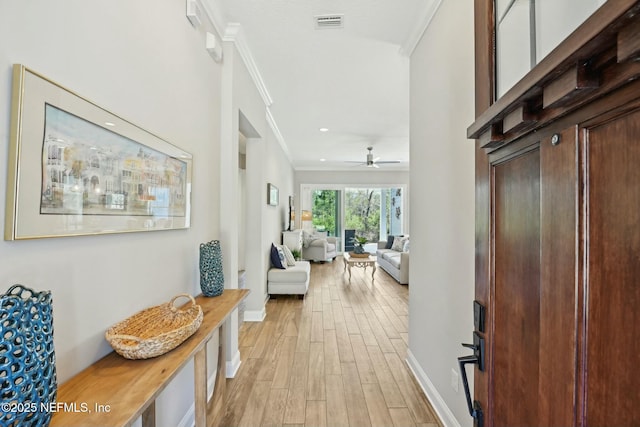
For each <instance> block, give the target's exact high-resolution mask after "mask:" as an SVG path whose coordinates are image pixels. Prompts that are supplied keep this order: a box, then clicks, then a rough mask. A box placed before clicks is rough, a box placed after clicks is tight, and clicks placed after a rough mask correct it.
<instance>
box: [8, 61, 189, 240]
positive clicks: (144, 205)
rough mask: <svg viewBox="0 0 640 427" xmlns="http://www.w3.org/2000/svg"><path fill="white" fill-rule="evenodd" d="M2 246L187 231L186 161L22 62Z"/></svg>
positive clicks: (16, 78)
mask: <svg viewBox="0 0 640 427" xmlns="http://www.w3.org/2000/svg"><path fill="white" fill-rule="evenodd" d="M11 114H12V117H11V136H10V138H11V141H10V146H9V167H8V179H7V203H6V213H5V240H22V239H38V238H48V237H62V236H79V235H95V234H110V233H126V232H138V231H157V230H170V229H184V228H189V226H190V214H191V176H192V164H193V157H192V156H191V154H189V153H187V152H185V151H183V150H181V149H180V148H178V147H176V146H174V145H172V144H170V143H169V142H167V141H165V140H163V139H161V138H159V137H158V136H156V135H154V134H152V133H150V132H148V131H146V130H144V129H142V128H140V127H138V126H136V125H135V124H133V123H131V122H129V121H127V120H125V119H123V118H121V117H119V116H117V115H115V114H113V113H111V112H109V111H107V110H105V109H103V108H101V107H100V106H98V105H96V104H95V103H93V102H91V101H89V100H87V99H86V98H83V97H81V96H79V95H77V94H75V93H74V92H72V91H70V90H68V89H66V88H64V87H62V86H61V85H59V84H57V83H55V82H53V81H51V80H49V79H48V78H46V77H44V76H42V75H40V74H38V73H36V72H35V71H33V70H30V69H29V68H27V67H25V66H24V65H21V64H16V65H14V68H13V95H12V110H11Z"/></svg>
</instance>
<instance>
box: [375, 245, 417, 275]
mask: <svg viewBox="0 0 640 427" xmlns="http://www.w3.org/2000/svg"><path fill="white" fill-rule="evenodd" d="M386 245H387V242H386V241H380V242H378V250H377V251H376V256H377V257H378V259H377V262H378V265H379V266H380V268H382V269H383V270H384V271H386V272H387V273H389V274H390V275H391V276H392V277H393V278H394V279H396V280H397V281H398V282H399V283H400V284H401V285H407V284H409V252H401V251H394V250H393V249H385V246H386Z"/></svg>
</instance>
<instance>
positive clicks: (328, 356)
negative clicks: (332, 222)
mask: <svg viewBox="0 0 640 427" xmlns="http://www.w3.org/2000/svg"><path fill="white" fill-rule="evenodd" d="M343 270H344V264H343V261H342V258H341V257H339V258H337V259H336V260H335V261H334V262H332V263H325V264H312V266H311V282H310V287H309V291H308V293H307V296H306V297H305V299H304V300H302V299H297V298H295V297H289V296H284V297H283V296H279V297H278V298H277V299H271V300H269V302H268V303H267V317H266V318H265V320H264V321H263V322H245V323H244V324H243V325H242V327H241V328H240V336H239V346H240V354H241V360H242V364H241V366H240V369H239V371H238V373H237V374H236V377H235V378H233V379H229V380H227V407H226V413H225V414H224V416H223V417H219V418H218V420H217V425H220V426H251V427H255V426H290V427H293V426H308V427H311V426H314V427H315V426H328V427H339V426H350V427H365V426H385V427H393V426H398V427H399V426H416V427H417V426H422V427H425V426H429V427H437V426H439V425H440V424H439V422H438V420H437V418H436V416H435V415H434V411H433V410H432V408H431V407H430V405H429V403H428V402H427V400H426V398H425V396H424V394H423V392H422V390H421V389H420V387H419V386H418V384H417V383H416V381H415V380H414V378H413V376H412V374H411V372H410V370H409V368H408V367H407V365H406V363H405V358H406V353H407V336H408V334H407V314H408V307H407V299H408V288H407V286H406V285H399V284H398V283H397V282H396V281H395V280H393V278H391V277H390V276H389V275H387V274H386V273H385V272H384V271H382V270H381V269H380V268H378V270H377V271H376V273H375V281H374V282H373V284H372V282H371V268H367V269H366V274H365V271H363V270H362V269H360V268H353V269H352V279H351V282H349V280H348V274H347V273H344V271H343Z"/></svg>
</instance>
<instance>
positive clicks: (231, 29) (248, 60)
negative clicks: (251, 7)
mask: <svg viewBox="0 0 640 427" xmlns="http://www.w3.org/2000/svg"><path fill="white" fill-rule="evenodd" d="M222 40H223V41H226V42H233V43H234V44H235V46H236V48H237V49H238V53H240V57H241V58H242V60H243V61H244V65H245V66H246V67H247V70H248V71H249V75H251V78H252V79H253V83H254V84H255V85H256V88H257V89H258V92H260V96H261V97H262V100H263V101H264V104H265V106H266V107H267V108H269V107H270V106H271V105H272V104H273V99H272V98H271V95H270V94H269V90H268V89H267V86H266V85H265V84H264V80H263V79H262V74H260V70H259V69H258V66H257V65H256V61H255V60H254V59H253V54H252V53H251V49H250V48H249V45H248V44H247V41H246V39H245V37H244V32H243V31H242V25H240V24H239V23H237V22H230V23H228V24H227V27H226V28H225V30H224V33H223V35H222Z"/></svg>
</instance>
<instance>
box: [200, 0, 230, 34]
mask: <svg viewBox="0 0 640 427" xmlns="http://www.w3.org/2000/svg"><path fill="white" fill-rule="evenodd" d="M199 3H200V4H201V5H202V9H204V13H205V15H207V19H208V20H209V22H210V23H211V25H213V28H214V29H215V30H216V32H217V33H218V35H222V34H223V30H224V27H225V25H224V19H223V18H222V17H223V16H224V15H223V13H222V11H221V10H220V8H219V7H218V2H215V1H206V0H202V1H200V2H199Z"/></svg>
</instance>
